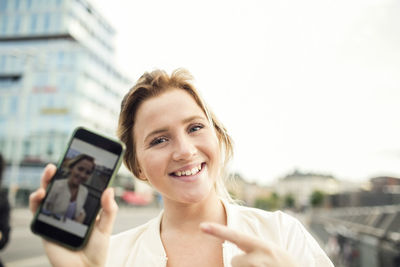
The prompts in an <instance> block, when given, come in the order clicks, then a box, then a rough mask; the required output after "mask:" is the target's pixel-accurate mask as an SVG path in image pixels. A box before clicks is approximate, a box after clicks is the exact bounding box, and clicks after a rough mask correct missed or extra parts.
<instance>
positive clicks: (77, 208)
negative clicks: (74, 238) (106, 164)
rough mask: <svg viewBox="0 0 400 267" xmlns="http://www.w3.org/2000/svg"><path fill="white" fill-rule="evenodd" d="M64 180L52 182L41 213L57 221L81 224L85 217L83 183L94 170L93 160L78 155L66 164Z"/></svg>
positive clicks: (85, 195) (84, 189) (84, 190)
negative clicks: (67, 220) (73, 221)
mask: <svg viewBox="0 0 400 267" xmlns="http://www.w3.org/2000/svg"><path fill="white" fill-rule="evenodd" d="M65 168H66V172H67V174H66V176H67V178H65V179H59V180H57V181H55V182H54V184H53V187H52V188H51V190H50V193H49V196H48V197H47V199H46V202H45V203H44V207H43V212H44V213H45V214H49V215H52V216H54V217H55V218H57V219H67V218H68V219H71V220H75V221H77V222H80V223H82V222H83V220H84V219H85V217H86V213H85V210H84V209H83V205H84V204H85V201H86V197H87V195H88V190H87V189H86V187H85V186H83V185H82V184H83V183H85V182H86V181H87V180H88V179H89V177H90V175H91V174H92V173H93V171H94V168H95V163H94V158H92V157H91V156H88V155H85V154H80V155H78V156H76V157H74V158H72V159H71V160H69V161H68V162H67V163H66V166H65Z"/></svg>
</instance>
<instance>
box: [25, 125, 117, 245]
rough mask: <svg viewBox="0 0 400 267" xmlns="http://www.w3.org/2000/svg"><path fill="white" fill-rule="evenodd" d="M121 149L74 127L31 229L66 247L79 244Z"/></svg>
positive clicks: (94, 213)
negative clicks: (75, 129) (74, 130)
mask: <svg viewBox="0 0 400 267" xmlns="http://www.w3.org/2000/svg"><path fill="white" fill-rule="evenodd" d="M122 153H123V147H122V146H121V144H120V143H118V142H115V141H112V140H110V139H107V138H105V137H103V136H100V135H97V134H95V133H92V132H90V131H87V130H86V129H82V128H80V129H78V130H77V131H76V132H75V133H74V135H73V137H72V139H71V140H70V143H69V147H68V148H67V150H66V152H65V154H64V158H63V159H62V161H61V163H60V164H59V165H58V168H57V171H56V173H55V175H54V177H53V178H52V181H51V184H50V185H49V188H50V189H49V190H48V191H47V193H46V197H45V199H44V201H43V202H42V204H41V206H40V207H39V210H38V211H37V213H36V216H35V219H34V221H33V223H32V230H33V232H34V233H37V234H39V235H42V236H44V237H45V238H46V237H47V238H49V239H52V240H54V241H58V242H59V243H61V244H65V245H67V246H68V247H70V248H71V247H72V248H78V247H79V246H81V245H82V244H83V243H84V241H85V240H84V239H86V237H87V234H88V230H89V228H90V226H91V224H92V223H93V221H94V220H95V217H96V216H97V212H98V211H99V209H100V199H101V195H102V193H103V191H104V190H105V189H106V188H107V186H108V184H109V182H110V180H111V179H112V177H113V176H114V175H115V173H116V171H117V169H118V167H119V165H120V163H121V157H122Z"/></svg>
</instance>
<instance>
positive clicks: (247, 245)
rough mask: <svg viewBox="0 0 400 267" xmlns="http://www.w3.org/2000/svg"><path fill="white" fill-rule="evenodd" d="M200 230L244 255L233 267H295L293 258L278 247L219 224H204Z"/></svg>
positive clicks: (236, 257)
mask: <svg viewBox="0 0 400 267" xmlns="http://www.w3.org/2000/svg"><path fill="white" fill-rule="evenodd" d="M200 229H201V230H202V231H203V232H204V233H207V234H209V235H212V236H215V237H217V238H220V239H222V240H227V241H229V242H232V243H234V244H235V245H236V246H237V247H238V248H240V249H241V250H243V252H244V254H242V255H238V256H235V257H233V258H232V262H231V263H232V266H233V267H246V266H257V267H258V266H260V267H261V266H263V267H264V266H271V267H272V266H273V267H294V266H296V264H295V262H294V260H293V259H292V257H291V256H290V255H289V254H288V253H287V252H286V251H285V250H283V249H282V248H280V247H278V246H277V245H275V244H273V243H271V242H266V241H263V240H260V239H257V238H254V237H252V236H248V235H245V234H242V233H240V232H238V231H235V230H232V229H229V228H228V227H226V226H224V225H220V224H217V223H202V224H201V225H200Z"/></svg>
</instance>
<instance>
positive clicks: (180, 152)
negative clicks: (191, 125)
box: [172, 136, 197, 161]
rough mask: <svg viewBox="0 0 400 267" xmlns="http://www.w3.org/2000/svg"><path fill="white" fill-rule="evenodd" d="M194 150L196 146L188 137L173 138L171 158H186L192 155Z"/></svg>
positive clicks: (177, 159) (178, 159) (195, 150)
mask: <svg viewBox="0 0 400 267" xmlns="http://www.w3.org/2000/svg"><path fill="white" fill-rule="evenodd" d="M196 152H197V148H196V146H195V145H194V144H193V142H192V141H191V140H190V137H187V136H185V137H179V138H176V139H175V142H174V151H173V154H172V158H173V160H176V161H180V160H187V159H190V158H191V157H193V156H194V155H195V154H196Z"/></svg>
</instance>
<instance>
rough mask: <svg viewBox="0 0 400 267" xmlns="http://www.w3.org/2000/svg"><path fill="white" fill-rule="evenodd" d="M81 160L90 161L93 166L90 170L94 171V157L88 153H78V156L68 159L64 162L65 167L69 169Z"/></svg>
mask: <svg viewBox="0 0 400 267" xmlns="http://www.w3.org/2000/svg"><path fill="white" fill-rule="evenodd" d="M82 160H87V161H90V162H91V163H92V164H93V168H92V172H93V171H94V167H95V163H94V158H93V157H91V156H89V155H86V154H79V155H78V156H76V157H74V158H72V159H70V160H69V161H68V162H67V163H66V165H65V167H66V168H67V169H68V170H71V169H72V168H73V167H74V166H75V165H76V164H78V163H79V162H80V161H82Z"/></svg>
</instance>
